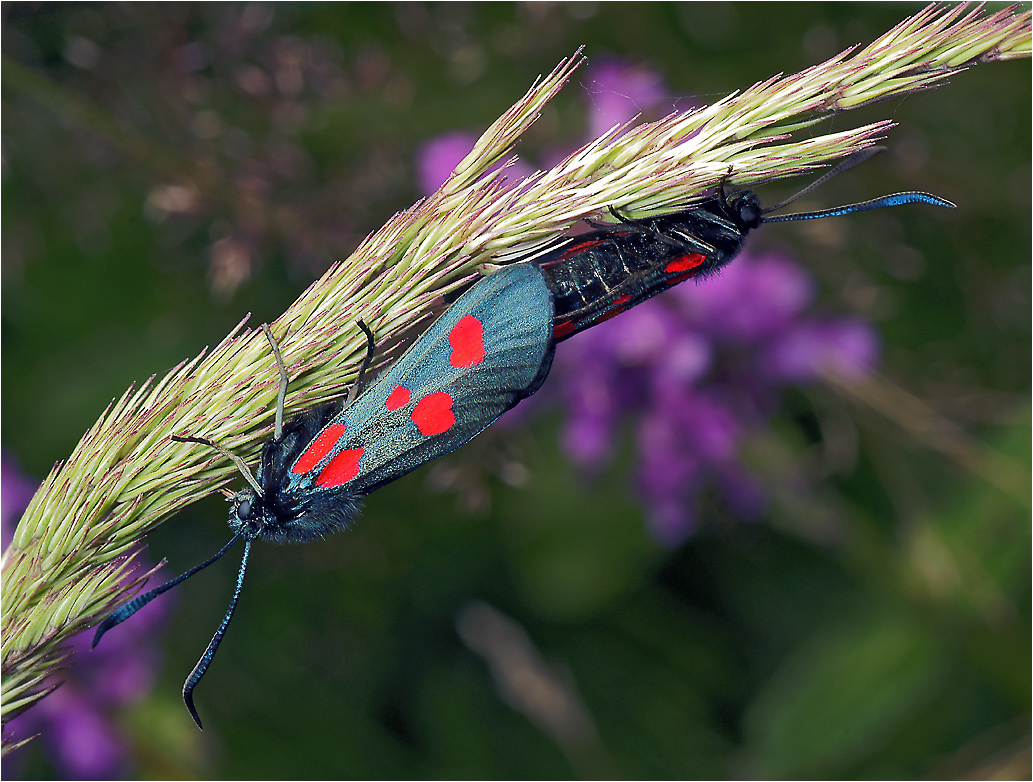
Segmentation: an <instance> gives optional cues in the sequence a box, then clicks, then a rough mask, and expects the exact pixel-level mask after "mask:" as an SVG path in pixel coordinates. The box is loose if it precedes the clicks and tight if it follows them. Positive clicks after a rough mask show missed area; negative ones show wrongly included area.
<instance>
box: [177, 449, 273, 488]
mask: <svg viewBox="0 0 1033 782" xmlns="http://www.w3.org/2000/svg"><path fill="white" fill-rule="evenodd" d="M172 439H173V440H175V441H176V442H177V443H200V444H201V445H207V446H208V447H209V448H214V449H215V450H216V451H218V452H219V453H221V454H222V455H223V456H225V457H226V458H227V459H229V460H230V461H232V462H233V463H234V464H235V465H237V469H238V470H240V473H241V475H243V476H244V479H245V480H246V481H247V482H248V483H250V484H251V488H252V489H254V490H255V492H257V496H259V497H264V496H265V492H263V491H262V487H261V486H259V485H258V481H256V480H255V476H254V475H252V474H251V468H250V467H248V466H247V463H246V462H245V461H244V460H243V459H241V458H240V457H239V456H237V455H236V454H235V453H232V452H231V451H229V449H227V448H224V447H223V446H221V445H219V444H218V443H214V442H212V441H211V440H206V439H205V438H203V437H180V436H179V435H178V434H174V435H172Z"/></svg>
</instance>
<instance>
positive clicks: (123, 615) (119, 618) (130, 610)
mask: <svg viewBox="0 0 1033 782" xmlns="http://www.w3.org/2000/svg"><path fill="white" fill-rule="evenodd" d="M243 534H244V533H243V532H238V533H237V534H236V535H234V536H233V537H232V538H230V542H229V543H227V544H226V545H225V546H223V547H222V548H221V549H219V553H218V554H216V555H215V556H213V557H211V558H209V559H206V560H205V561H204V562H202V563H201V564H200V565H195V566H194V567H192V568H190V570H188V571H187V572H186V573H183V574H181V575H178V576H176V577H175V578H174V579H172V580H171V581H166V582H165V583H164V584H162V585H161V586H160V587H158V588H157V589H152V590H151V591H150V592H145V593H144V594H142V595H138V596H137V597H134V598H133V599H132V600H130V601H129V602H128V603H126V604H125V605H123V606H122V607H121V608H119V609H118V610H117V611H115V612H114V613H113V614H111V615H110V616H109V617H108V618H107V619H105V620H104V621H103V622H101V623H100V626H98V627H97V632H96V633H94V635H93V643H92V644H90V648H91V649H94V648H96V646H97V644H98V643H100V639H101V638H102V637H103V635H104V633H106V632H107V631H108V630H110V629H111V628H112V627H114V626H115V625H120V624H122V622H124V621H125V620H126V619H128V618H129V617H131V616H132V615H133V614H135V613H136V612H137V611H139V610H140V609H141V608H143V607H144V606H145V605H147V604H148V603H149V602H151V601H152V600H154V598H156V597H157V596H158V595H160V594H162V593H164V592H168V591H169V590H170V589H172V587H174V586H176V584H179V583H182V582H183V581H186V580H187V579H188V578H190V577H191V576H192V575H194V573H197V572H199V571H201V570H204V569H205V568H206V567H208V566H209V565H210V564H212V563H213V562H215V561H216V560H217V559H219V558H220V557H221V556H222V555H223V554H225V553H226V552H227V551H229V550H230V549H231V548H233V544H234V543H236V542H237V541H238V540H240V538H241V537H242V536H243Z"/></svg>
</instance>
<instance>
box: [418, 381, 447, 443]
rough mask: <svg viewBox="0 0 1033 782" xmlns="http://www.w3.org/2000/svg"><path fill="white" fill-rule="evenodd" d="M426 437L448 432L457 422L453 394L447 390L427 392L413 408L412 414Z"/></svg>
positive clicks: (421, 432)
mask: <svg viewBox="0 0 1033 782" xmlns="http://www.w3.org/2000/svg"><path fill="white" fill-rule="evenodd" d="M410 417H411V418H412V421H413V423H414V424H416V428H417V429H419V430H420V434H422V435H424V436H425V437H430V436H431V435H435V434H441V433H442V432H447V431H448V430H449V429H451V428H452V426H453V424H455V422H456V416H455V413H453V412H452V395H451V394H449V393H446V392H445V391H435V392H434V393H433V394H427V396H425V397H423V399H421V400H420V401H419V402H417V403H416V407H414V408H413V411H412V414H411V416H410Z"/></svg>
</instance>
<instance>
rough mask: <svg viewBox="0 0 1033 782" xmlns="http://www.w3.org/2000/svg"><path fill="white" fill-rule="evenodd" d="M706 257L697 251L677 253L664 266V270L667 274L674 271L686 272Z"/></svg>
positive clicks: (701, 262) (700, 263) (698, 264)
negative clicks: (676, 255)
mask: <svg viewBox="0 0 1033 782" xmlns="http://www.w3.org/2000/svg"><path fill="white" fill-rule="evenodd" d="M706 259H707V257H706V256H705V255H700V254H699V253H689V254H688V255H679V256H678V257H677V258H675V259H674V260H672V261H669V262H668V263H667V265H666V266H665V267H664V271H665V272H667V274H673V273H674V272H687V271H689V270H690V269H695V268H696V267H697V266H700V265H702V264H703V262H704V261H706ZM682 279H684V278H682ZM679 282H680V280H679Z"/></svg>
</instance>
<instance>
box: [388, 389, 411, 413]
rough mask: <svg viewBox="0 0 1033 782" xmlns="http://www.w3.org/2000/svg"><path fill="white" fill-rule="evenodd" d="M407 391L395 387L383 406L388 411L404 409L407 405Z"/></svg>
mask: <svg viewBox="0 0 1033 782" xmlns="http://www.w3.org/2000/svg"><path fill="white" fill-rule="evenodd" d="M409 396H410V394H409V389H408V388H406V387H405V386H395V389H394V391H392V392H391V394H390V396H388V398H387V401H386V402H385V403H384V406H385V407H386V408H387V409H388V410H397V409H398V408H399V407H405V406H406V405H407V404H409Z"/></svg>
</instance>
